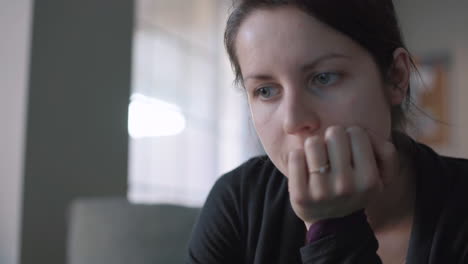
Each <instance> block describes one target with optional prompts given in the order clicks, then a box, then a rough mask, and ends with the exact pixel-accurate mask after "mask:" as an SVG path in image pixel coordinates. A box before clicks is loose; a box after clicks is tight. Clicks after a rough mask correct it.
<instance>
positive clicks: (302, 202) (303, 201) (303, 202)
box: [291, 193, 310, 207]
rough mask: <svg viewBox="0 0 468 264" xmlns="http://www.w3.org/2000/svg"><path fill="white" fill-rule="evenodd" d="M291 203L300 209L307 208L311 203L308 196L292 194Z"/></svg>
mask: <svg viewBox="0 0 468 264" xmlns="http://www.w3.org/2000/svg"><path fill="white" fill-rule="evenodd" d="M291 201H292V202H293V203H294V204H297V205H299V206H300V207H302V206H307V205H308V204H309V203H310V200H309V198H308V197H307V196H305V195H302V194H297V193H291Z"/></svg>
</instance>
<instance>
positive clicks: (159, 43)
mask: <svg viewBox="0 0 468 264" xmlns="http://www.w3.org/2000/svg"><path fill="white" fill-rule="evenodd" d="M226 7H227V6H226V5H225V2H223V1H219V0H192V1H187V0H138V1H137V13H136V18H137V19H136V22H137V23H136V28H135V34H134V45H133V46H134V52H133V82H132V97H131V98H130V100H129V120H128V121H129V123H128V129H129V135H130V143H129V144H130V146H129V190H128V197H129V199H130V200H132V201H134V202H140V203H141V202H142V203H160V202H166V203H176V204H185V205H193V206H200V205H202V204H203V202H204V200H205V198H206V195H207V194H208V192H209V190H210V189H211V187H212V185H213V183H214V182H215V181H216V179H217V178H218V177H219V176H220V175H221V174H222V173H225V172H227V171H229V170H231V169H233V168H234V167H236V166H237V165H239V164H241V163H242V162H243V161H245V160H246V159H247V158H249V157H251V156H253V155H255V154H257V153H260V152H261V148H260V145H259V143H258V141H257V140H256V137H255V136H254V134H255V133H254V130H253V129H252V126H251V125H249V121H248V120H249V116H248V108H247V106H246V100H245V98H244V95H243V93H242V92H241V91H239V90H238V89H237V88H234V87H233V86H232V81H233V74H232V72H231V68H230V65H229V63H228V60H227V57H226V55H225V51H224V48H223V42H222V41H223V28H224V25H225V19H226V14H227V8H226Z"/></svg>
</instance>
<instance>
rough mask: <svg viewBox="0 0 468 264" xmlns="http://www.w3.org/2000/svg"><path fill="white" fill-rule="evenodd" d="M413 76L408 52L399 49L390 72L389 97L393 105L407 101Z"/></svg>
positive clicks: (396, 51)
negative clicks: (406, 97)
mask: <svg viewBox="0 0 468 264" xmlns="http://www.w3.org/2000/svg"><path fill="white" fill-rule="evenodd" d="M410 76H411V62H410V55H409V53H408V51H406V50H405V49H404V48H397V49H396V50H395V51H394V52H393V65H392V68H391V69H390V71H389V76H388V77H389V80H390V85H389V86H390V87H389V96H390V102H391V104H392V105H398V104H401V103H402V102H403V100H404V99H405V96H406V93H407V91H408V88H409V81H410Z"/></svg>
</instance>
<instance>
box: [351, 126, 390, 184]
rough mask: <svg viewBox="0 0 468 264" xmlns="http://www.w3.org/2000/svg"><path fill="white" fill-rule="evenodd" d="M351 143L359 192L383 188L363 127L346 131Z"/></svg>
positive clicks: (370, 145) (368, 139)
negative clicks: (373, 187)
mask: <svg viewBox="0 0 468 264" xmlns="http://www.w3.org/2000/svg"><path fill="white" fill-rule="evenodd" d="M346 132H347V133H348V135H349V139H350V141H351V155H352V157H353V160H354V172H355V185H356V188H357V190H359V191H364V190H367V189H369V188H371V187H372V186H374V185H377V186H378V187H379V188H382V181H381V179H380V174H379V171H378V168H377V162H376V159H375V156H374V151H373V149H372V144H371V142H370V138H369V136H368V135H367V133H366V131H365V130H364V129H362V128H361V127H357V126H355V127H350V128H348V129H346Z"/></svg>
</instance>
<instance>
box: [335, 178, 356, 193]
mask: <svg viewBox="0 0 468 264" xmlns="http://www.w3.org/2000/svg"><path fill="white" fill-rule="evenodd" d="M353 191H354V188H353V186H352V185H351V184H349V183H348V182H345V181H337V182H336V184H335V192H336V195H337V196H350V195H352V194H353Z"/></svg>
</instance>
